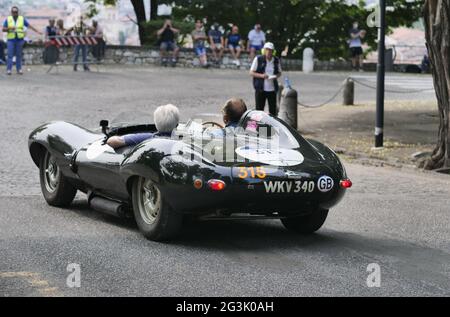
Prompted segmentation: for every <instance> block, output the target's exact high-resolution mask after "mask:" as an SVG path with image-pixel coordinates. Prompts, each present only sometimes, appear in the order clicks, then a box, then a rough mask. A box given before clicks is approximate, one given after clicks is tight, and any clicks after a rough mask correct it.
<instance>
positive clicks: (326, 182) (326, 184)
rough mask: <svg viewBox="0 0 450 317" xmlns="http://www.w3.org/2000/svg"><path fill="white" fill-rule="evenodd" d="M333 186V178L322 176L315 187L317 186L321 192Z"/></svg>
mask: <svg viewBox="0 0 450 317" xmlns="http://www.w3.org/2000/svg"><path fill="white" fill-rule="evenodd" d="M333 187H334V180H333V179H332V178H331V177H329V176H322V177H321V178H319V180H318V181H317V188H319V190H320V191H321V192H322V193H326V192H329V191H330V190H332V189H333Z"/></svg>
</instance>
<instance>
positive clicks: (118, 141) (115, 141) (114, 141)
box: [106, 136, 126, 149]
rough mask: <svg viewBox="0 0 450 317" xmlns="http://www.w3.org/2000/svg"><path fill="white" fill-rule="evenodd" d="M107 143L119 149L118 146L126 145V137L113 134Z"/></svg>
mask: <svg viewBox="0 0 450 317" xmlns="http://www.w3.org/2000/svg"><path fill="white" fill-rule="evenodd" d="M106 144H108V145H109V146H110V147H112V148H113V149H118V148H121V147H124V146H125V145H126V143H125V139H124V138H123V137H120V136H112V137H110V138H109V139H108V141H107V142H106Z"/></svg>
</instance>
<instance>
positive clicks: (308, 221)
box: [281, 209, 328, 234]
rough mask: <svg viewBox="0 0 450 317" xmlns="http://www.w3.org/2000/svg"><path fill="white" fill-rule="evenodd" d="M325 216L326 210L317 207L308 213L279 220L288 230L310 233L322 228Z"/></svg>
mask: <svg viewBox="0 0 450 317" xmlns="http://www.w3.org/2000/svg"><path fill="white" fill-rule="evenodd" d="M327 217H328V210H323V209H319V210H316V211H314V212H313V213H311V214H309V215H305V216H299V217H289V218H284V219H281V222H282V223H283V225H284V226H285V228H286V229H288V230H289V231H292V232H295V233H299V234H312V233H314V232H316V231H317V230H319V229H320V228H322V226H323V224H324V223H325V220H327Z"/></svg>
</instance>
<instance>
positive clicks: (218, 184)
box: [208, 179, 225, 192]
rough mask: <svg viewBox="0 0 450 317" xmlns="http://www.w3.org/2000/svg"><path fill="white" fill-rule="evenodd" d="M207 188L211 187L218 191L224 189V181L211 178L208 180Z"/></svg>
mask: <svg viewBox="0 0 450 317" xmlns="http://www.w3.org/2000/svg"><path fill="white" fill-rule="evenodd" d="M208 186H209V188H211V189H212V190H213V191H215V192H220V191H222V190H224V189H225V182H224V181H221V180H218V179H212V180H210V181H209V182H208Z"/></svg>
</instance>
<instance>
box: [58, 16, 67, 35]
mask: <svg viewBox="0 0 450 317" xmlns="http://www.w3.org/2000/svg"><path fill="white" fill-rule="evenodd" d="M66 34H67V30H66V29H65V28H64V20H62V19H58V21H56V35H59V36H65V35H66Z"/></svg>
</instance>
